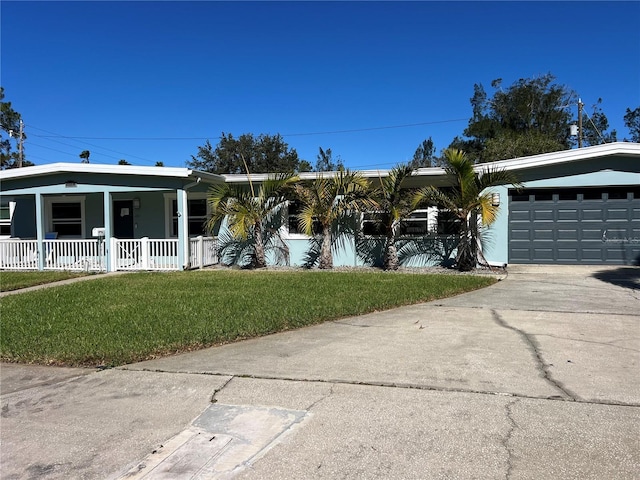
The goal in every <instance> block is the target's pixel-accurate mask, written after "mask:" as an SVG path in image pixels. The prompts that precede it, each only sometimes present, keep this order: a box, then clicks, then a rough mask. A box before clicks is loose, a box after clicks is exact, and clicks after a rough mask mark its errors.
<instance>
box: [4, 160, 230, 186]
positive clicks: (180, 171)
mask: <svg viewBox="0 0 640 480" xmlns="http://www.w3.org/2000/svg"><path fill="white" fill-rule="evenodd" d="M55 173H70V174H73V173H94V174H111V175H134V176H143V177H173V178H197V177H201V178H202V179H203V180H205V179H206V180H209V181H214V182H215V181H218V182H222V181H224V177H223V176H221V175H215V174H213V173H208V172H199V171H197V170H191V169H188V168H180V167H138V166H134V165H104V164H96V163H49V164H45V165H35V166H32V167H23V168H12V169H10V170H3V171H1V172H0V178H1V179H3V180H8V179H11V178H21V177H35V176H42V175H51V174H55Z"/></svg>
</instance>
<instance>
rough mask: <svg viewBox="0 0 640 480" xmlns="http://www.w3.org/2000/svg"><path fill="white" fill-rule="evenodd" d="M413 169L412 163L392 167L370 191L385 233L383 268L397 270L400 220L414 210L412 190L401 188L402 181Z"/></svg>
mask: <svg viewBox="0 0 640 480" xmlns="http://www.w3.org/2000/svg"><path fill="white" fill-rule="evenodd" d="M413 171H414V167H413V166H412V165H398V166H396V167H394V168H392V169H391V171H390V172H389V175H387V176H386V177H380V185H379V186H378V187H377V188H376V189H374V190H373V192H372V193H371V199H372V200H373V201H374V202H375V203H376V204H377V210H378V211H379V212H380V213H381V215H380V221H381V223H382V225H381V226H382V230H383V231H384V235H385V246H384V258H383V262H382V268H384V269H385V270H397V269H398V266H399V262H398V250H397V248H396V240H397V238H398V234H399V233H400V221H401V220H402V219H403V218H406V217H407V216H409V214H410V213H411V212H412V211H413V210H414V209H413V205H412V200H413V196H414V191H413V190H409V189H406V188H403V183H404V181H405V179H407V178H408V177H410V176H411V175H412V173H413Z"/></svg>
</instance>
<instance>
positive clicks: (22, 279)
mask: <svg viewBox="0 0 640 480" xmlns="http://www.w3.org/2000/svg"><path fill="white" fill-rule="evenodd" d="M85 275H88V274H87V273H84V272H67V271H63V272H58V271H55V272H54V271H52V272H0V292H8V291H11V290H18V289H20V288H27V287H33V286H35V285H42V284H45V283H51V282H58V281H60V280H67V279H69V278H76V277H84V276H85Z"/></svg>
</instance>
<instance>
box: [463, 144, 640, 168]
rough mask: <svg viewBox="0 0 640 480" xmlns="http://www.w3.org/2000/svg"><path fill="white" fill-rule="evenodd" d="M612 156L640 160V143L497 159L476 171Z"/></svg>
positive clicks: (530, 166) (478, 166)
mask: <svg viewBox="0 0 640 480" xmlns="http://www.w3.org/2000/svg"><path fill="white" fill-rule="evenodd" d="M610 156H629V157H637V160H640V143H630V142H616V143H606V144H604V145H596V146H593V147H584V148H575V149H572V150H562V151H560V152H552V153H543V154H540V155H532V156H530V157H521V158H513V159H509V160H497V161H495V162H490V163H481V164H478V165H476V167H475V169H476V171H483V170H485V169H486V168H487V167H490V168H492V169H493V168H500V169H505V170H522V169H527V168H535V167H542V166H545V165H554V164H559V163H570V162H577V161H581V160H589V159H592V158H600V157H610Z"/></svg>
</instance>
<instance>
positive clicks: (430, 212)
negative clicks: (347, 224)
mask: <svg viewBox="0 0 640 480" xmlns="http://www.w3.org/2000/svg"><path fill="white" fill-rule="evenodd" d="M418 212H427V216H426V219H425V218H420V219H414V220H412V219H408V218H403V219H401V220H400V221H401V222H412V221H416V222H417V221H420V222H423V221H425V220H426V222H427V233H426V235H435V234H437V233H438V207H427V208H418V209H416V210H413V211H412V212H411V213H410V215H411V214H413V213H418ZM365 213H369V214H376V213H378V214H381V213H384V212H381V211H369V212H363V213H362V215H361V217H360V227H361V228H362V229H363V230H364V223H365V220H364V215H365ZM366 236H367V237H384V234H380V235H366ZM401 236H402V237H413V236H423V235H401Z"/></svg>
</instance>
